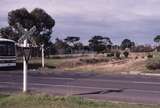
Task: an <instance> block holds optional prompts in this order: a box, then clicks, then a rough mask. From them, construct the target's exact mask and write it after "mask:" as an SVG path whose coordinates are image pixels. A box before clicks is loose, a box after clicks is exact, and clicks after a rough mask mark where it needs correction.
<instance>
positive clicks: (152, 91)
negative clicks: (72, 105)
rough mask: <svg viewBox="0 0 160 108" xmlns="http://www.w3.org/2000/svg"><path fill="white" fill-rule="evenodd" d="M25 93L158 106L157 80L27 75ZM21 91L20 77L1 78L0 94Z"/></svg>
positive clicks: (148, 77)
mask: <svg viewBox="0 0 160 108" xmlns="http://www.w3.org/2000/svg"><path fill="white" fill-rule="evenodd" d="M28 89H29V90H32V91H37V92H45V93H49V94H53V95H67V96H70V95H78V96H83V97H86V98H89V99H98V100H106V101H108V100H110V101H124V102H133V103H147V104H148V103H149V104H159V103H160V77H155V76H154V77H151V76H138V75H97V74H94V73H88V74H85V73H58V72H57V73H54V74H50V75H41V74H29V75H28ZM20 90H22V74H5V72H3V74H2V73H1V74H0V91H20Z"/></svg>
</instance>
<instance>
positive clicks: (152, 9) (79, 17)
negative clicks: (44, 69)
mask: <svg viewBox="0 0 160 108" xmlns="http://www.w3.org/2000/svg"><path fill="white" fill-rule="evenodd" d="M0 4H1V7H0V26H4V25H5V24H7V23H6V22H7V20H6V18H7V13H8V11H10V10H13V9H17V8H21V7H25V8H27V9H28V10H29V11H31V10H32V9H34V8H36V7H40V8H43V9H44V10H45V11H46V12H47V13H49V14H50V15H51V16H52V17H53V18H54V19H55V20H56V26H55V27H54V29H53V39H54V38H56V37H60V38H64V37H66V36H69V35H74V36H80V37H81V39H82V41H83V42H84V43H87V40H88V39H89V38H91V36H94V35H104V36H109V37H111V38H112V40H113V41H114V42H115V43H120V42H121V41H122V40H123V39H124V38H129V39H133V40H135V41H136V42H137V43H153V41H152V40H153V38H154V36H155V35H157V34H160V26H159V25H160V12H159V9H160V7H159V5H160V1H159V0H1V1H0Z"/></svg>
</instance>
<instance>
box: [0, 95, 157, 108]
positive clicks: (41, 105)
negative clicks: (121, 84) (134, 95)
mask: <svg viewBox="0 0 160 108" xmlns="http://www.w3.org/2000/svg"><path fill="white" fill-rule="evenodd" d="M159 107H160V106H159V105H142V104H128V103H112V102H99V101H98V102H96V101H91V100H86V99H84V98H80V97H53V96H48V95H24V94H21V95H12V96H6V97H4V96H0V108H159Z"/></svg>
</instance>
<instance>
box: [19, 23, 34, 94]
mask: <svg viewBox="0 0 160 108" xmlns="http://www.w3.org/2000/svg"><path fill="white" fill-rule="evenodd" d="M17 27H18V29H19V30H20V31H21V32H22V34H23V35H22V37H21V38H20V39H19V40H18V44H19V45H20V46H21V47H22V54H23V92H24V93H25V92H27V71H28V61H29V59H30V56H31V47H32V46H36V42H35V41H34V39H33V38H32V37H31V36H32V35H33V33H34V32H35V31H36V27H35V26H33V27H32V28H31V29H30V30H29V31H26V30H25V29H24V28H23V27H22V26H21V25H20V24H19V23H18V24H17ZM28 42H29V43H28Z"/></svg>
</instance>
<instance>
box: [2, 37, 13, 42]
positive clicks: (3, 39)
mask: <svg viewBox="0 0 160 108" xmlns="http://www.w3.org/2000/svg"><path fill="white" fill-rule="evenodd" d="M0 41H8V42H15V41H14V40H11V39H5V38H1V37H0Z"/></svg>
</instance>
